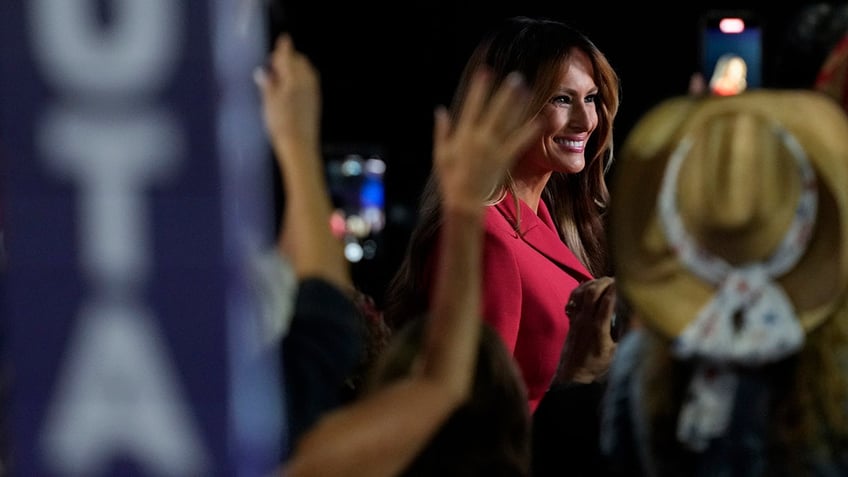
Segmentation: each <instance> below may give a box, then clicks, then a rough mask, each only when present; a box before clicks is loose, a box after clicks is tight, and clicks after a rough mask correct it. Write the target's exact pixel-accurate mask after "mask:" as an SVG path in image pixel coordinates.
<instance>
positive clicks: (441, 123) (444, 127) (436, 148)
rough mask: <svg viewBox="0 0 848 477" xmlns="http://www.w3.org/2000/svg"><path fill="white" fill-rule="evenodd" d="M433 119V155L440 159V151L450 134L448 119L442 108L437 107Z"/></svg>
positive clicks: (446, 112) (444, 109)
mask: <svg viewBox="0 0 848 477" xmlns="http://www.w3.org/2000/svg"><path fill="white" fill-rule="evenodd" d="M433 117H434V125H433V155H434V156H435V157H441V156H440V155H441V154H442V149H443V148H444V147H445V143H447V141H448V135H449V133H450V117H449V116H448V111H447V109H446V108H445V107H444V106H439V107H437V108H436V110H435V112H434V113H433Z"/></svg>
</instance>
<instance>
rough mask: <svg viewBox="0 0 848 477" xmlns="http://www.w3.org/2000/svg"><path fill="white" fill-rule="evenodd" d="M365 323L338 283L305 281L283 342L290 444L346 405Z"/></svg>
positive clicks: (300, 288) (316, 280) (299, 291)
mask: <svg viewBox="0 0 848 477" xmlns="http://www.w3.org/2000/svg"><path fill="white" fill-rule="evenodd" d="M361 321H362V320H361V319H360V318H359V315H358V309H357V308H356V305H355V304H354V302H353V301H352V300H351V298H350V297H349V296H348V295H346V294H345V293H343V292H342V291H341V290H339V289H338V288H336V287H335V286H333V285H331V284H330V283H328V282H326V281H324V280H321V279H315V278H313V279H306V280H303V281H301V282H300V283H299V287H298V290H297V295H296V298H295V307H294V316H293V318H292V321H291V327H290V328H289V330H288V333H287V334H286V336H285V338H284V339H283V343H282V359H283V366H282V370H283V381H284V386H285V399H286V412H287V424H288V432H287V440H288V447H290V448H291V447H293V446H294V444H295V442H297V440H298V439H299V438H300V436H301V435H302V434H303V433H304V431H306V430H307V429H308V428H309V427H311V426H312V425H313V424H314V423H315V422H316V421H317V420H318V418H319V417H320V416H321V415H322V414H324V413H325V412H327V411H328V410H330V409H333V408H335V407H337V406H339V405H340V404H341V403H342V388H343V385H344V382H345V380H346V379H347V378H348V377H349V376H350V374H351V373H352V372H353V370H354V369H355V368H356V366H357V365H358V364H359V362H360V360H361V358H362V354H363V352H364V342H363V335H362V324H361ZM290 450H291V449H286V453H287V454H288V453H289V452H290Z"/></svg>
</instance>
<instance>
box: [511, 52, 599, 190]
mask: <svg viewBox="0 0 848 477" xmlns="http://www.w3.org/2000/svg"><path fill="white" fill-rule="evenodd" d="M594 73H595V72H594V69H593V67H592V61H591V60H590V59H589V56H588V55H587V54H586V53H585V52H583V51H582V50H580V49H579V48H572V50H571V53H570V55H569V57H568V60H566V61H565V63H564V64H563V67H562V70H561V73H560V80H559V87H558V88H557V89H556V91H555V92H554V93H553V94H552V95H551V97H550V98H548V101H547V102H546V103H545V105H544V106H543V107H542V110H541V112H540V113H539V116H540V117H541V118H542V119H543V122H544V124H545V127H544V131H543V133H542V137H541V138H540V139H539V141H538V142H536V143H535V144H533V145H532V146H531V148H530V150H529V151H528V152H527V154H526V155H525V156H524V158H523V160H522V161H521V162H520V163H519V167H521V168H533V169H535V170H537V171H538V172H539V173H545V172H551V171H555V172H565V173H568V174H576V173H578V172H580V171H582V170H583V167H585V165H586V157H585V154H584V152H585V149H586V143H587V142H588V140H589V136H591V135H592V132H593V131H594V130H595V128H596V127H597V126H598V110H597V108H598V104H597V102H598V101H599V97H598V86H597V85H596V84H595V80H594ZM528 172H529V171H528Z"/></svg>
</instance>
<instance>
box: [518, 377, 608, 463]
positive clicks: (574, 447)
mask: <svg viewBox="0 0 848 477" xmlns="http://www.w3.org/2000/svg"><path fill="white" fill-rule="evenodd" d="M605 388H606V386H605V385H604V384H603V383H592V384H555V385H553V386H551V388H550V389H549V390H548V392H547V393H546V394H545V396H544V398H542V401H541V403H540V404H539V407H538V408H537V409H536V412H535V413H534V414H533V464H532V465H533V468H532V470H533V471H532V475H533V477H547V476H558V477H561V476H564V475H567V476H573V477H583V476H587V477H599V476H603V475H606V474H605V473H604V470H603V469H604V465H605V464H604V460H603V458H602V454H601V452H600V418H601V401H602V399H603V395H604V390H605Z"/></svg>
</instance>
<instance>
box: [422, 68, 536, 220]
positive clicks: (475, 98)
mask: <svg viewBox="0 0 848 477" xmlns="http://www.w3.org/2000/svg"><path fill="white" fill-rule="evenodd" d="M492 87H493V85H492V75H491V73H490V72H489V71H488V70H487V69H486V68H485V67H484V68H481V69H480V70H478V71H477V72H476V74H475V76H474V78H473V79H472V83H471V86H470V88H469V91H468V96H467V97H466V98H465V101H464V104H463V108H462V111H460V112H459V114H458V116H457V118H456V122H455V124H452V123H451V119H450V118H449V116H448V113H447V111H446V110H445V109H444V108H439V109H438V110H437V111H436V124H435V129H434V138H433V163H434V167H435V170H436V174H437V175H438V177H439V181H440V184H441V192H442V198H443V201H444V206H445V207H446V208H451V207H460V208H469V209H470V208H477V207H479V206H480V204H481V203H482V202H483V201H484V200H485V199H486V197H488V195H489V194H490V193H491V192H492V189H493V188H494V187H495V186H497V185H498V184H499V183H500V181H501V179H502V178H503V176H504V174H505V172H506V170H507V168H508V167H509V165H510V164H511V163H512V161H513V160H514V159H515V158H516V157H517V156H518V154H519V153H520V152H521V150H522V149H523V148H525V147H526V146H527V145H528V143H529V141H530V139H532V138H533V137H535V136H536V135H537V134H539V133H540V131H541V125H540V124H539V123H538V122H537V121H536V120H535V118H534V119H530V120H528V119H527V107H528V101H529V92H528V91H527V90H526V88H525V87H524V81H523V79H522V77H521V76H520V75H519V74H518V73H512V74H510V75H509V76H507V77H506V79H505V80H504V81H503V82H502V84H501V85H500V86H499V87H498V88H497V89H496V90H495V91H494V92H492Z"/></svg>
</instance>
